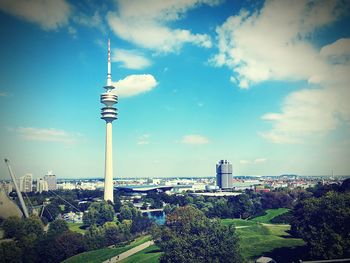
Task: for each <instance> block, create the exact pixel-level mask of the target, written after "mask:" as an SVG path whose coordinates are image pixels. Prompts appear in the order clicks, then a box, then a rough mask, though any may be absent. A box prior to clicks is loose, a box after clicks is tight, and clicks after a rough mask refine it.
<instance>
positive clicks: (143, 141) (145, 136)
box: [137, 134, 150, 145]
mask: <svg viewBox="0 0 350 263" xmlns="http://www.w3.org/2000/svg"><path fill="white" fill-rule="evenodd" d="M149 137H150V136H149V134H142V135H141V136H140V137H139V139H138V142H137V144H138V145H147V144H149V143H150V142H149Z"/></svg>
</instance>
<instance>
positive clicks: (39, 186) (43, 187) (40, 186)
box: [36, 179, 49, 193]
mask: <svg viewBox="0 0 350 263" xmlns="http://www.w3.org/2000/svg"><path fill="white" fill-rule="evenodd" d="M36 191H37V192H39V193H42V192H43V191H46V192H47V191H49V186H48V184H47V182H46V181H45V180H44V179H38V180H37V182H36Z"/></svg>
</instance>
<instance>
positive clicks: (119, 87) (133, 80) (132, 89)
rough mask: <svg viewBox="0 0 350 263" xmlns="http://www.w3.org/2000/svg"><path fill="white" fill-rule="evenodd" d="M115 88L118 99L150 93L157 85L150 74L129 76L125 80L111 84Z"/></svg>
mask: <svg viewBox="0 0 350 263" xmlns="http://www.w3.org/2000/svg"><path fill="white" fill-rule="evenodd" d="M113 85H114V86H115V87H116V89H115V91H114V92H115V94H116V95H118V96H119V97H130V96H135V95H138V94H141V93H144V92H148V91H151V90H152V89H154V88H155V87H156V86H157V85H158V83H157V81H156V79H155V78H154V77H153V76H152V75H150V74H141V75H129V76H127V77H126V78H124V79H122V80H119V81H118V82H115V83H113Z"/></svg>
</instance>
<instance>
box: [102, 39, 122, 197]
mask: <svg viewBox="0 0 350 263" xmlns="http://www.w3.org/2000/svg"><path fill="white" fill-rule="evenodd" d="M107 65H108V66H107V84H106V86H105V87H104V88H105V89H106V91H105V92H104V93H102V94H101V103H103V104H104V105H105V107H103V108H101V119H103V120H105V121H106V151H105V185H104V197H103V198H104V200H105V201H108V200H110V201H111V202H113V158H112V122H113V121H114V120H115V119H117V108H115V107H113V105H114V104H116V103H118V96H117V95H115V94H114V93H113V92H112V91H113V90H114V89H115V87H114V86H113V84H112V75H111V44H110V40H109V39H108V63H107Z"/></svg>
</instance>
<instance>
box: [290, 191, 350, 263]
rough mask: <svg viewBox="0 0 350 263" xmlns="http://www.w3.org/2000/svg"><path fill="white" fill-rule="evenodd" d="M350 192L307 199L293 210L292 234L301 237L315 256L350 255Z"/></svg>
mask: <svg viewBox="0 0 350 263" xmlns="http://www.w3.org/2000/svg"><path fill="white" fill-rule="evenodd" d="M349 207H350V192H347V193H337V192H332V191H330V192H327V193H326V194H325V195H324V196H321V197H320V198H315V197H312V198H308V199H305V200H303V201H301V202H300V203H298V204H297V205H296V206H295V208H294V210H293V219H292V223H291V230H292V233H293V234H294V235H296V236H299V237H302V238H303V239H304V240H305V241H306V242H307V244H308V246H309V248H310V256H311V257H312V258H324V259H335V258H342V257H350V238H349V237H350V209H349Z"/></svg>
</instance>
